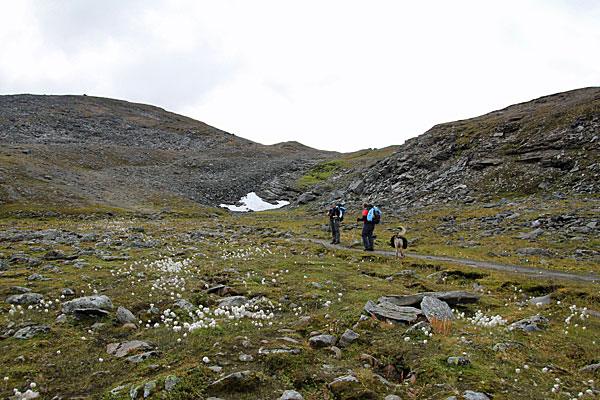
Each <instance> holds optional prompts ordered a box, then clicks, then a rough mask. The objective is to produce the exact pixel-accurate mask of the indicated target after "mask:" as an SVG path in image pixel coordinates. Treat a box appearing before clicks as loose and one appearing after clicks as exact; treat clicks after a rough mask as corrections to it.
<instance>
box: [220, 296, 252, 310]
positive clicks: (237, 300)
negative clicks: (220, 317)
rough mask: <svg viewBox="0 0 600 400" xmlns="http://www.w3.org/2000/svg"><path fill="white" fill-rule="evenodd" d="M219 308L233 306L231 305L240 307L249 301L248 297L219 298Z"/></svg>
mask: <svg viewBox="0 0 600 400" xmlns="http://www.w3.org/2000/svg"><path fill="white" fill-rule="evenodd" d="M218 302H219V305H218V307H219V308H231V307H239V306H241V305H242V304H246V303H247V302H248V298H247V297H245V296H230V297H225V298H222V299H220V300H218Z"/></svg>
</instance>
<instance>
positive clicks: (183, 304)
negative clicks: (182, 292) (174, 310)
mask: <svg viewBox="0 0 600 400" xmlns="http://www.w3.org/2000/svg"><path fill="white" fill-rule="evenodd" d="M173 305H174V306H175V307H179V308H181V309H182V310H185V311H193V310H195V309H196V307H195V306H194V305H193V304H192V303H190V302H189V301H187V300H185V299H178V300H175V302H174V303H173Z"/></svg>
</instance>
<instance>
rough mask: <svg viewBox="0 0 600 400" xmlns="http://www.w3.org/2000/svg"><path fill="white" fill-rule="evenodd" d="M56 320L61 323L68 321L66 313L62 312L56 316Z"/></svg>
mask: <svg viewBox="0 0 600 400" xmlns="http://www.w3.org/2000/svg"><path fill="white" fill-rule="evenodd" d="M56 322H57V323H59V324H65V323H67V316H66V315H65V314H60V315H59V316H58V317H56Z"/></svg>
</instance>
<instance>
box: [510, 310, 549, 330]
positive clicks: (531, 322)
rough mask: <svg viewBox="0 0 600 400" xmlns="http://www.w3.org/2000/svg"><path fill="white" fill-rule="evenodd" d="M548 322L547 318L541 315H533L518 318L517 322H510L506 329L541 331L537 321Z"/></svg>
mask: <svg viewBox="0 0 600 400" xmlns="http://www.w3.org/2000/svg"><path fill="white" fill-rule="evenodd" d="M547 322H550V321H549V320H548V319H547V318H545V317H542V316H541V315H539V314H538V315H534V316H532V317H529V318H524V319H522V320H519V321H517V322H513V323H512V324H510V325H509V326H508V329H510V330H513V329H516V330H520V331H523V332H537V331H541V329H540V327H539V326H538V325H537V324H539V323H547Z"/></svg>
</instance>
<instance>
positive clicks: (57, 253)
mask: <svg viewBox="0 0 600 400" xmlns="http://www.w3.org/2000/svg"><path fill="white" fill-rule="evenodd" d="M77 257H78V256H77V255H66V254H65V253H64V252H63V251H62V250H50V251H49V252H47V253H46V254H45V255H44V260H46V261H54V260H74V259H76V258H77Z"/></svg>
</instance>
